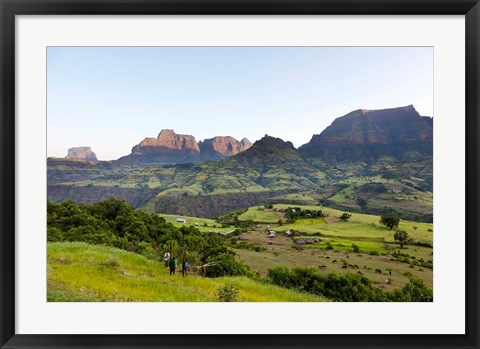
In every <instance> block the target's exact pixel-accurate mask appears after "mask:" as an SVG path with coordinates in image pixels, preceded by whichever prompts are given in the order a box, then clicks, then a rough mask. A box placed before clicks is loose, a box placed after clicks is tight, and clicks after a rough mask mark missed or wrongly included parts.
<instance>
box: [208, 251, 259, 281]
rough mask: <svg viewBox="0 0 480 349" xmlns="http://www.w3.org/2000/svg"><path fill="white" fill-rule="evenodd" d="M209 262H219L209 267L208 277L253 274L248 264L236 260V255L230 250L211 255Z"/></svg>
mask: <svg viewBox="0 0 480 349" xmlns="http://www.w3.org/2000/svg"><path fill="white" fill-rule="evenodd" d="M208 262H218V264H215V265H212V266H209V267H207V271H206V276H207V277H221V276H250V275H251V272H250V269H249V268H248V266H247V265H246V264H244V263H243V262H239V261H236V260H235V256H234V255H233V254H232V253H229V252H226V253H222V254H220V255H218V256H212V257H209V258H208Z"/></svg>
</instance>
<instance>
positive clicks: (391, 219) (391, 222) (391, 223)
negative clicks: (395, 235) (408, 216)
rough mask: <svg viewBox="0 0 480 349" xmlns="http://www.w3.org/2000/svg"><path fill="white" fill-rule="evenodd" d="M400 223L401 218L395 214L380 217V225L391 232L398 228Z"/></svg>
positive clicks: (390, 213)
mask: <svg viewBox="0 0 480 349" xmlns="http://www.w3.org/2000/svg"><path fill="white" fill-rule="evenodd" d="M398 223H400V218H399V217H398V215H397V214H396V213H395V212H389V213H386V214H384V215H381V216H380V224H383V225H384V226H386V227H387V228H388V229H390V230H392V229H393V228H396V227H398Z"/></svg>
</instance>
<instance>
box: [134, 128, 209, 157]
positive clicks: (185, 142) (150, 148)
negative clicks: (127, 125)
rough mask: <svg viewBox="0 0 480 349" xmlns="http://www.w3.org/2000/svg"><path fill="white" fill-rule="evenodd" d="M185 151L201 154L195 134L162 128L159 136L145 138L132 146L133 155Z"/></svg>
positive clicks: (191, 153)
mask: <svg viewBox="0 0 480 349" xmlns="http://www.w3.org/2000/svg"><path fill="white" fill-rule="evenodd" d="M178 152H181V153H184V154H188V155H199V153H200V148H199V147H198V143H197V141H196V139H195V137H194V136H191V135H182V134H177V133H175V132H174V131H173V130H168V129H167V130H162V131H160V133H159V134H158V137H157V138H145V139H144V140H143V141H141V142H140V143H139V144H137V145H136V146H134V147H133V148H132V155H147V154H174V153H178Z"/></svg>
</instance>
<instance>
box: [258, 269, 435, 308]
mask: <svg viewBox="0 0 480 349" xmlns="http://www.w3.org/2000/svg"><path fill="white" fill-rule="evenodd" d="M267 278H268V280H269V282H271V283H273V284H274V285H277V286H280V287H285V288H290V289H294V290H297V291H301V292H307V293H312V294H315V295H320V296H325V297H327V298H329V299H331V300H333V301H337V302H432V301H433V291H432V290H431V289H429V288H428V287H427V286H426V285H425V284H424V283H423V282H422V281H420V280H417V279H414V278H410V281H409V282H408V283H407V284H406V285H405V286H403V287H402V288H400V289H396V290H394V291H392V292H386V291H383V290H381V289H379V288H376V287H374V286H373V285H372V283H371V281H370V280H369V279H367V278H366V277H364V276H362V275H359V274H353V273H346V274H344V275H340V274H335V273H330V274H328V275H319V274H317V273H316V270H315V269H314V268H293V269H288V268H286V267H275V268H272V269H269V270H268V275H267Z"/></svg>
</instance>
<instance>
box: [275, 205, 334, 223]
mask: <svg viewBox="0 0 480 349" xmlns="http://www.w3.org/2000/svg"><path fill="white" fill-rule="evenodd" d="M280 211H281V212H285V219H286V221H287V223H293V222H295V221H296V220H297V219H300V218H322V217H325V215H324V214H323V211H322V210H302V209H301V208H300V207H289V208H286V209H284V210H280Z"/></svg>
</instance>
